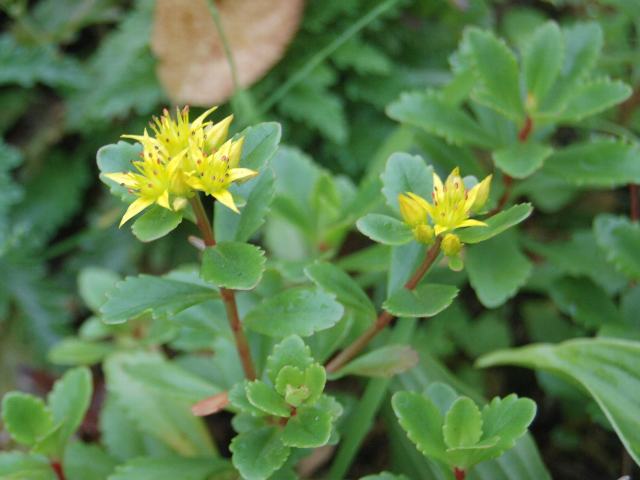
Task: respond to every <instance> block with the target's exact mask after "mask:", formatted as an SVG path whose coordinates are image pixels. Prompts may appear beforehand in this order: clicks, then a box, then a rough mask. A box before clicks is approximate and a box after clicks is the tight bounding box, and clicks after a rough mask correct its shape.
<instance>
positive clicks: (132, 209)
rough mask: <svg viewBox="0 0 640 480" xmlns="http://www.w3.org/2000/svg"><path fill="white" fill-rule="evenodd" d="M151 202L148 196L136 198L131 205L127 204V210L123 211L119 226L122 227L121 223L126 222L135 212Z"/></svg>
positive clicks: (138, 211) (137, 212)
mask: <svg viewBox="0 0 640 480" xmlns="http://www.w3.org/2000/svg"><path fill="white" fill-rule="evenodd" d="M152 203H153V200H149V199H148V198H138V199H137V200H136V201H134V202H133V203H132V204H131V205H129V208H127V211H126V212H124V215H123V217H122V220H120V227H122V225H124V224H125V223H127V222H128V221H129V220H130V219H131V217H135V216H136V215H137V214H139V213H140V212H141V211H142V210H144V209H145V208H147V207H148V206H149V205H151V204H152Z"/></svg>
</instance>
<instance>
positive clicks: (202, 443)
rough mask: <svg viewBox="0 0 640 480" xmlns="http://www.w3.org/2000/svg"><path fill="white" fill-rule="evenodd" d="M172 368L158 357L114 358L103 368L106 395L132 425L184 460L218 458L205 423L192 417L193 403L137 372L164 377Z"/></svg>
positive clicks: (126, 355)
mask: <svg viewBox="0 0 640 480" xmlns="http://www.w3.org/2000/svg"><path fill="white" fill-rule="evenodd" d="M170 366H171V364H170V363H168V362H167V361H166V360H164V359H163V358H162V357H161V356H160V355H158V354H155V353H147V352H137V353H118V354H114V355H111V356H110V357H109V358H108V359H107V361H106V362H105V364H104V368H105V374H106V379H107V391H108V392H109V393H110V394H112V395H113V396H114V398H115V401H116V402H117V406H118V407H119V409H121V410H123V411H124V412H125V413H126V416H127V418H128V420H129V422H131V423H133V424H134V425H136V427H137V429H138V430H139V431H141V432H144V433H145V434H147V435H149V436H151V437H153V438H154V439H155V440H158V441H159V442H161V444H163V445H164V446H166V447H169V448H171V449H172V450H173V451H175V452H176V453H178V454H180V455H183V456H191V457H193V456H197V455H215V447H214V446H213V444H212V442H211V438H210V436H209V433H208V432H207V429H206V428H205V426H204V423H203V422H202V420H201V419H199V418H196V417H194V416H193V415H192V413H191V405H192V403H193V401H190V400H189V399H185V398H184V397H181V396H180V394H181V392H180V391H177V392H176V391H175V389H171V388H158V387H157V386H156V385H154V384H153V383H151V384H150V382H149V381H147V380H145V379H143V378H140V377H139V374H138V372H136V370H135V368H140V367H143V368H144V369H145V370H146V371H149V370H155V371H156V372H157V373H158V374H161V373H162V372H163V371H165V370H167V369H168V368H169V367H170ZM214 393H215V391H214ZM200 398H202V397H200Z"/></svg>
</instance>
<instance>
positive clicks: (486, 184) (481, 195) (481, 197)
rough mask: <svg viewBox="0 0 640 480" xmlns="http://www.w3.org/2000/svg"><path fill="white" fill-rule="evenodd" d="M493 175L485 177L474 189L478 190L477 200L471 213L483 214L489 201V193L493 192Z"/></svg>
mask: <svg viewBox="0 0 640 480" xmlns="http://www.w3.org/2000/svg"><path fill="white" fill-rule="evenodd" d="M492 178H493V175H489V176H487V177H485V179H484V180H482V181H481V182H480V183H479V184H477V185H476V186H475V187H473V188H474V189H477V193H476V199H475V201H474V202H473V205H472V206H471V212H473V213H478V212H481V211H482V209H483V208H484V206H485V205H486V203H487V200H488V199H489V192H490V191H491V179H492Z"/></svg>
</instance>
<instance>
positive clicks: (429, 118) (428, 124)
mask: <svg viewBox="0 0 640 480" xmlns="http://www.w3.org/2000/svg"><path fill="white" fill-rule="evenodd" d="M387 115H389V116H390V117H391V118H393V119H394V120H397V121H399V122H402V123H406V124H408V125H412V126H415V127H419V128H422V129H423V130H425V131H427V132H428V133H431V134H434V135H437V136H439V137H442V138H444V139H445V140H446V141H447V142H449V143H452V144H454V145H471V146H474V147H480V148H493V147H494V146H495V139H493V138H492V136H491V134H490V133H489V132H487V131H485V130H484V129H483V128H482V127H481V126H480V125H479V124H478V122H476V121H475V120H474V119H473V118H472V117H471V116H470V115H469V114H468V113H466V112H465V111H464V110H462V109H461V108H460V107H458V106H456V105H451V104H449V103H447V102H445V101H444V100H443V99H442V98H441V96H440V95H438V94H437V93H435V92H427V93H423V92H414V93H403V94H402V95H401V96H400V99H398V100H396V101H395V102H393V103H391V104H390V105H389V106H388V107H387Z"/></svg>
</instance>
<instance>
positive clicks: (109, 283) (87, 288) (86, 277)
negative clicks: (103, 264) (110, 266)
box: [78, 267, 120, 312]
mask: <svg viewBox="0 0 640 480" xmlns="http://www.w3.org/2000/svg"><path fill="white" fill-rule="evenodd" d="M118 280H120V277H119V276H118V274H117V273H115V272H113V271H111V270H107V269H105V268H99V267H87V268H83V269H82V270H81V271H80V274H79V275H78V291H79V293H80V296H81V297H82V300H83V301H84V303H86V304H87V306H88V307H89V308H90V309H91V310H93V311H94V312H97V311H98V310H99V309H100V307H101V306H102V304H103V303H104V302H105V300H106V299H107V292H108V291H109V290H111V289H112V288H113V286H114V285H115V284H116V282H117V281H118Z"/></svg>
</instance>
